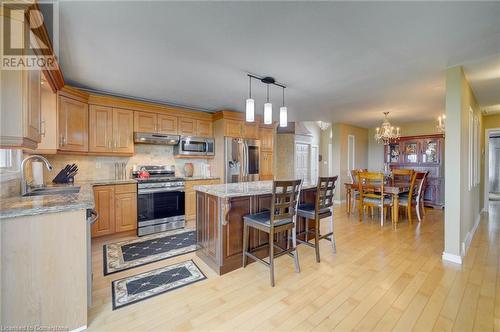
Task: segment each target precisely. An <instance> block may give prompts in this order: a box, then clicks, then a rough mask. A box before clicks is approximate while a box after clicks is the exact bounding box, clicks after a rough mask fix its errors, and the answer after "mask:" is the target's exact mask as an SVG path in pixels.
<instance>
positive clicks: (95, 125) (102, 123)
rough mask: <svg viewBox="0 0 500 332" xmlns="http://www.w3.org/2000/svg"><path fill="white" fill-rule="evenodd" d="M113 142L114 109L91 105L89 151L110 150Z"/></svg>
mask: <svg viewBox="0 0 500 332" xmlns="http://www.w3.org/2000/svg"><path fill="white" fill-rule="evenodd" d="M112 143H113V109H112V108H111V107H106V106H98V105H90V106H89V151H90V152H110V151H112Z"/></svg>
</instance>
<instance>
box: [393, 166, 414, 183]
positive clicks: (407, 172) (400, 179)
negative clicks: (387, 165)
mask: <svg viewBox="0 0 500 332" xmlns="http://www.w3.org/2000/svg"><path fill="white" fill-rule="evenodd" d="M413 173H415V171H414V170H413V169H406V168H394V169H392V172H391V182H392V184H394V183H410V182H411V180H412V176H413Z"/></svg>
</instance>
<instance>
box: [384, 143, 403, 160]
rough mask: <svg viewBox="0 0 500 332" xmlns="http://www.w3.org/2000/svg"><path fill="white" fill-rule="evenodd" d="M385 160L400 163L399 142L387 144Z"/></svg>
mask: <svg viewBox="0 0 500 332" xmlns="http://www.w3.org/2000/svg"><path fill="white" fill-rule="evenodd" d="M385 154H386V157H385V162H387V163H399V162H400V160H401V159H400V154H401V153H400V147H399V143H391V144H389V145H386V146H385Z"/></svg>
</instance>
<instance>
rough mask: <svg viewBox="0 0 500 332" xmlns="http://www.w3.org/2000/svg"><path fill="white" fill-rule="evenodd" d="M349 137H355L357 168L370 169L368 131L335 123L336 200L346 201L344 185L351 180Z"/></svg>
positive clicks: (334, 163)
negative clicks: (348, 149) (348, 154)
mask: <svg viewBox="0 0 500 332" xmlns="http://www.w3.org/2000/svg"><path fill="white" fill-rule="evenodd" d="M349 135H354V137H355V157H354V163H355V168H367V167H368V129H366V128H361V127H356V126H351V125H348V124H345V123H334V124H333V126H332V142H333V175H339V180H338V181H337V190H336V194H335V196H336V197H335V199H336V200H341V199H342V200H343V199H345V189H344V183H345V182H349V180H350V179H349V171H348V169H347V138H348V136H349Z"/></svg>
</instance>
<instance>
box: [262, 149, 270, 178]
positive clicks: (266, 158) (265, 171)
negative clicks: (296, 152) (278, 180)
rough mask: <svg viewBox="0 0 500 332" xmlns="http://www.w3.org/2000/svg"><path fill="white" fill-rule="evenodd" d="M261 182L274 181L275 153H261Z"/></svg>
mask: <svg viewBox="0 0 500 332" xmlns="http://www.w3.org/2000/svg"><path fill="white" fill-rule="evenodd" d="M260 157H261V163H260V165H261V166H260V180H272V179H273V153H272V152H266V151H262V152H261V153H260Z"/></svg>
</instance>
